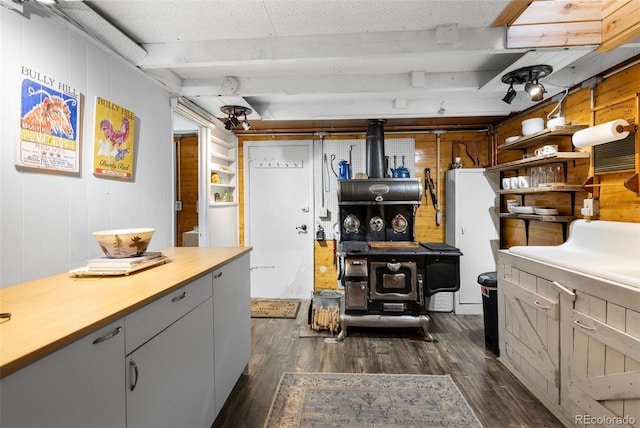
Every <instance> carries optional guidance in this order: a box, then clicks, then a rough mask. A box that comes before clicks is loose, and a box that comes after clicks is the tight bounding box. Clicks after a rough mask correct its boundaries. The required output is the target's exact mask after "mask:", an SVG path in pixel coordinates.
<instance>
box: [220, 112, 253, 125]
mask: <svg viewBox="0 0 640 428" xmlns="http://www.w3.org/2000/svg"><path fill="white" fill-rule="evenodd" d="M220 110H221V111H222V112H223V113H224V114H226V115H227V120H226V121H225V123H224V128H225V129H226V130H228V131H231V130H232V129H233V128H235V127H236V126H238V125H240V120H239V119H238V117H240V116H244V120H243V121H242V128H244V130H245V131H247V130H249V128H251V124H249V121H248V120H247V115H248V114H251V112H252V110H251V109H250V108H249V107H244V106H222V107H220Z"/></svg>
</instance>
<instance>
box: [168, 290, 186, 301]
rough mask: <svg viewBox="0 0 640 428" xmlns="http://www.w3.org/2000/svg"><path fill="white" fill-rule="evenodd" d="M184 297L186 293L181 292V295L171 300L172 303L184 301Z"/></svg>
mask: <svg viewBox="0 0 640 428" xmlns="http://www.w3.org/2000/svg"><path fill="white" fill-rule="evenodd" d="M185 297H187V292H186V291H183V292H182V294H181V295H179V296H176V297H174V298H173V299H171V301H172V302H178V301H180V300H182V299H184V298H185Z"/></svg>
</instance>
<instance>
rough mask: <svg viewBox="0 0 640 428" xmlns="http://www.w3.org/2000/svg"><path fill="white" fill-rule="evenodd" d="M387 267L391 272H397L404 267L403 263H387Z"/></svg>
mask: <svg viewBox="0 0 640 428" xmlns="http://www.w3.org/2000/svg"><path fill="white" fill-rule="evenodd" d="M387 267H388V268H389V270H390V271H391V272H397V271H399V270H400V268H401V267H402V263H387Z"/></svg>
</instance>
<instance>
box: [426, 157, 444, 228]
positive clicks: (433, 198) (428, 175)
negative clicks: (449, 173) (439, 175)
mask: <svg viewBox="0 0 640 428" xmlns="http://www.w3.org/2000/svg"><path fill="white" fill-rule="evenodd" d="M424 187H425V188H427V189H429V194H430V195H431V202H433V208H434V209H435V210H436V224H437V225H440V223H441V222H442V213H441V212H440V207H439V206H438V195H437V194H436V187H435V186H434V184H433V179H432V178H431V168H425V170H424Z"/></svg>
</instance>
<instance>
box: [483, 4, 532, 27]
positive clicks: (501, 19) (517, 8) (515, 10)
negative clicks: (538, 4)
mask: <svg viewBox="0 0 640 428" xmlns="http://www.w3.org/2000/svg"><path fill="white" fill-rule="evenodd" d="M532 2H533V0H512V1H511V3H509V4H508V5H507V7H505V8H504V10H503V11H502V13H501V14H500V15H499V16H498V17H497V18H496V19H495V21H493V23H492V24H491V26H492V27H507V26H509V25H511V24H513V23H514V22H515V20H516V19H518V17H519V16H520V15H521V14H522V12H524V11H525V10H526V9H527V8H528V7H529V5H530V4H531V3H532Z"/></svg>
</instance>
